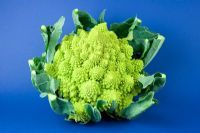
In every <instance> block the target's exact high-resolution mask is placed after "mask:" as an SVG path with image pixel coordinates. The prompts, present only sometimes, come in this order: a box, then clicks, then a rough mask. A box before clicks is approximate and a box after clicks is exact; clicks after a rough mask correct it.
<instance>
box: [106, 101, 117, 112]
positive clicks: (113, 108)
mask: <svg viewBox="0 0 200 133" xmlns="http://www.w3.org/2000/svg"><path fill="white" fill-rule="evenodd" d="M117 106H118V104H117V103H116V101H112V103H111V107H110V108H109V109H108V110H107V111H108V112H109V113H110V114H112V113H113V112H114V111H115V109H116V108H117Z"/></svg>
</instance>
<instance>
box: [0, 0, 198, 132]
mask: <svg viewBox="0 0 200 133" xmlns="http://www.w3.org/2000/svg"><path fill="white" fill-rule="evenodd" d="M74 8H79V9H82V10H86V11H88V12H90V13H91V14H92V15H93V16H94V17H97V16H98V15H99V13H100V12H101V10H102V9H107V13H106V21H107V22H108V23H109V24H110V23H111V22H120V21H123V20H125V19H127V18H128V17H131V16H136V15H137V16H138V17H139V18H141V19H142V20H143V25H146V26H148V27H149V28H150V29H151V30H152V31H156V32H159V33H161V34H163V35H164V36H165V37H166V41H165V43H164V45H163V47H162V48H161V50H160V51H159V53H158V55H157V56H156V58H155V59H154V60H153V61H152V62H151V64H150V65H149V67H148V68H147V71H148V72H150V73H154V72H157V71H160V72H164V73H166V74H167V84H166V86H165V87H164V88H163V89H162V90H161V91H160V92H159V93H157V94H156V97H157V98H158V99H159V101H160V104H159V105H157V106H154V107H152V108H151V109H149V110H148V111H146V112H145V113H144V114H142V115H141V116H140V117H138V118H137V119H135V120H132V121H114V120H110V119H107V120H104V121H102V122H100V123H97V124H89V125H79V124H75V123H73V122H66V121H64V120H63V119H64V118H63V116H58V115H56V114H54V113H53V112H52V110H51V109H50V107H49V104H48V101H47V99H46V98H45V99H41V98H40V97H39V93H38V92H37V91H36V90H35V89H34V87H33V86H32V84H31V81H30V72H29V67H28V63H27V60H28V59H29V58H32V57H34V56H36V55H41V53H42V52H43V51H44V45H43V41H42V38H41V36H40V25H42V24H53V23H54V22H55V21H56V20H57V19H58V18H59V17H60V16H61V15H63V16H65V17H66V23H65V26H64V30H63V32H64V34H67V33H70V32H71V31H72V30H73V29H74V25H73V22H72V18H71V12H72V10H73V9H74ZM199 12H200V2H197V1H194V0H137V1H136V0H98V1H97V0H1V1H0V46H1V47H0V48H1V51H0V53H1V55H0V132H1V133H6V132H20V133H22V132H26V133H27V132H28V133H31V132H48V133H50V132H59V133H61V132H63V133H64V132H65V133H66V132H88V133H89V132H200V127H199V126H200V125H199V119H200V100H199V97H200V96H199V95H200V87H199V83H200V77H199V75H200V71H199V66H200V44H199V43H200V33H199V31H200V27H199V24H200V13H199Z"/></svg>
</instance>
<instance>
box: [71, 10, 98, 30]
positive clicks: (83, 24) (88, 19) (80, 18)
mask: <svg viewBox="0 0 200 133" xmlns="http://www.w3.org/2000/svg"><path fill="white" fill-rule="evenodd" d="M72 18H73V20H74V24H75V26H76V31H77V29H79V28H81V29H84V30H88V29H90V28H92V27H94V26H95V25H96V24H97V22H96V20H95V19H94V18H93V17H92V16H91V15H90V14H88V13H87V12H84V11H81V10H78V9H74V10H73V12H72Z"/></svg>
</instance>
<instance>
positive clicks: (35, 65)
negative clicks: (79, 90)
mask: <svg viewBox="0 0 200 133" xmlns="http://www.w3.org/2000/svg"><path fill="white" fill-rule="evenodd" d="M28 63H29V67H30V70H31V81H32V83H33V85H34V86H35V87H36V89H37V90H38V91H39V92H41V93H43V94H42V95H41V96H42V97H44V96H46V94H47V93H52V94H55V91H56V90H57V88H58V86H59V81H58V80H56V79H54V78H52V77H50V76H49V75H48V74H47V73H46V72H45V71H44V64H45V54H43V55H42V56H41V57H35V58H33V59H32V60H29V62H28Z"/></svg>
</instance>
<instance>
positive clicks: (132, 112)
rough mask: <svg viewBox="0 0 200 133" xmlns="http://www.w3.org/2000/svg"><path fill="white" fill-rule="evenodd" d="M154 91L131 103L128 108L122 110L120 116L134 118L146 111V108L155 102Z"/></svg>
mask: <svg viewBox="0 0 200 133" xmlns="http://www.w3.org/2000/svg"><path fill="white" fill-rule="evenodd" d="M153 96H154V92H149V93H148V94H147V95H145V96H144V97H142V98H140V99H139V100H138V101H137V102H135V103H131V104H130V105H129V106H128V107H127V108H125V109H124V110H122V112H121V114H120V116H121V117H122V118H125V119H132V118H135V117H136V116H138V115H139V114H141V113H142V112H144V111H145V110H146V109H148V108H149V107H151V106H152V105H153V104H155V102H154V99H153Z"/></svg>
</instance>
